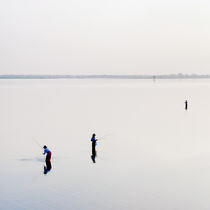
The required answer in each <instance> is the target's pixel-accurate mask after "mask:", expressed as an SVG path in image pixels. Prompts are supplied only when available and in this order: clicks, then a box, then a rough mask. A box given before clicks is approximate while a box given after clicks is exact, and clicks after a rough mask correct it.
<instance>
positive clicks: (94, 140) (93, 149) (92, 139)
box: [91, 133, 97, 155]
mask: <svg viewBox="0 0 210 210" xmlns="http://www.w3.org/2000/svg"><path fill="white" fill-rule="evenodd" d="M91 141H92V155H96V141H97V139H96V134H95V133H94V134H93V135H92V138H91Z"/></svg>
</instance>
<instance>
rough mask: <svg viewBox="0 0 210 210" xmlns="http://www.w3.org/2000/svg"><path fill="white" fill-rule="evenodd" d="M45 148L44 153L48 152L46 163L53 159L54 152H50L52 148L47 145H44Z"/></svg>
mask: <svg viewBox="0 0 210 210" xmlns="http://www.w3.org/2000/svg"><path fill="white" fill-rule="evenodd" d="M43 148H44V153H43V155H45V154H47V155H46V159H45V161H46V163H47V162H49V161H50V160H51V156H52V153H51V152H50V150H49V149H48V148H47V146H46V145H44V147H43Z"/></svg>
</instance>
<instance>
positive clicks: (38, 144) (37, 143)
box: [32, 138, 42, 148]
mask: <svg viewBox="0 0 210 210" xmlns="http://www.w3.org/2000/svg"><path fill="white" fill-rule="evenodd" d="M32 139H33V141H34V142H35V143H36V145H37V146H39V147H40V148H42V146H41V144H40V143H39V142H38V141H37V140H36V139H35V138H32Z"/></svg>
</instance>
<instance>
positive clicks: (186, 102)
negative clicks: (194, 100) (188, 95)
mask: <svg viewBox="0 0 210 210" xmlns="http://www.w3.org/2000/svg"><path fill="white" fill-rule="evenodd" d="M187 109H188V101H187V100H186V101H185V110H187Z"/></svg>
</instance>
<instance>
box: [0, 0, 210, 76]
mask: <svg viewBox="0 0 210 210" xmlns="http://www.w3.org/2000/svg"><path fill="white" fill-rule="evenodd" d="M0 30H1V31H0V58H1V59H0V74H171V73H189V74H191V73H198V74H210V1H209V0H176V1H175V0H173V1H172V0H103V1H102V0H33V1H32V0H0Z"/></svg>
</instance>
